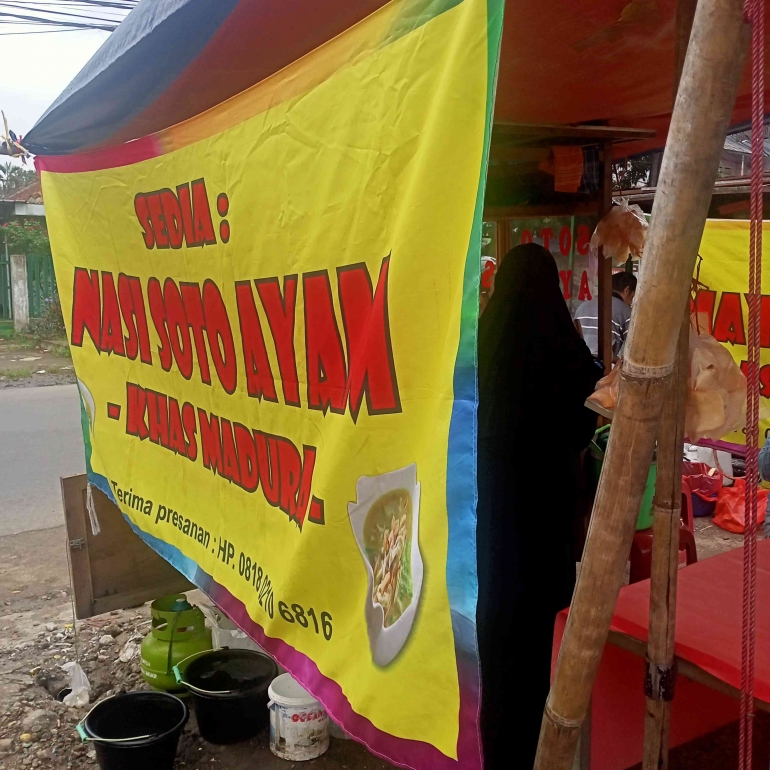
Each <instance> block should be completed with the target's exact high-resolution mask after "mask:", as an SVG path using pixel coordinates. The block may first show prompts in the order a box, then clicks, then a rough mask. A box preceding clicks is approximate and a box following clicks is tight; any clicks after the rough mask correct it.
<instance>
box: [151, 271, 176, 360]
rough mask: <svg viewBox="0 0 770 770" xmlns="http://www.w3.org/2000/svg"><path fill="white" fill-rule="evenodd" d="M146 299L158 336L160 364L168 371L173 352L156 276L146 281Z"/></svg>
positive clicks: (161, 294)
mask: <svg viewBox="0 0 770 770" xmlns="http://www.w3.org/2000/svg"><path fill="white" fill-rule="evenodd" d="M147 301H148V302H149V303H150V315H151V316H152V322H153V324H154V326H155V331H156V333H157V335H158V337H159V338H160V346H159V347H158V357H159V358H160V365H161V367H162V369H163V371H164V372H168V371H170V370H171V364H172V363H173V360H174V354H173V353H172V352H171V342H170V341H169V338H168V331H167V330H166V308H165V306H164V304H163V293H162V291H161V288H160V281H158V279H157V278H150V280H149V281H147Z"/></svg>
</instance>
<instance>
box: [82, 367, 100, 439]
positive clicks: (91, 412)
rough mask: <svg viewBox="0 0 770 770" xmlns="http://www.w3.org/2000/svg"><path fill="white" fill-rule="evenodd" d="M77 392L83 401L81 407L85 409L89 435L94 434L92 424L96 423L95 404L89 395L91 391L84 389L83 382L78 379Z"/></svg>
mask: <svg viewBox="0 0 770 770" xmlns="http://www.w3.org/2000/svg"><path fill="white" fill-rule="evenodd" d="M78 390H79V391H80V397H81V398H82V399H83V405H84V406H85V409H86V415H87V416H88V424H89V426H90V427H91V433H93V432H94V423H95V422H96V402H95V401H94V397H93V396H92V395H91V391H90V390H89V389H88V388H87V387H86V384H85V382H83V380H81V379H78Z"/></svg>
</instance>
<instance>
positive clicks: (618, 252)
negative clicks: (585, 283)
mask: <svg viewBox="0 0 770 770" xmlns="http://www.w3.org/2000/svg"><path fill="white" fill-rule="evenodd" d="M647 228H648V224H647V220H646V219H645V216H644V212H643V211H642V210H641V209H640V208H639V206H636V205H634V206H629V205H628V200H626V198H621V199H620V202H619V203H616V205H614V206H613V207H612V208H611V209H610V210H609V212H608V213H607V214H606V215H605V216H604V217H603V219H602V220H601V222H599V224H598V225H597V226H596V230H594V234H593V235H592V236H591V255H592V256H593V257H594V258H595V257H596V256H597V255H598V254H599V247H600V246H601V247H602V253H603V254H604V258H605V259H612V261H613V263H614V264H615V265H617V266H621V265H624V264H625V263H626V260H627V259H628V258H629V257H641V256H642V252H643V251H644V242H645V240H646V239H647Z"/></svg>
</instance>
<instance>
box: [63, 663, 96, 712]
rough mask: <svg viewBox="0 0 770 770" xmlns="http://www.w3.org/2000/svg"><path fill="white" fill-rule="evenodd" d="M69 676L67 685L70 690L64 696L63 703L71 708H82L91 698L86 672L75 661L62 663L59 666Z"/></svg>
mask: <svg viewBox="0 0 770 770" xmlns="http://www.w3.org/2000/svg"><path fill="white" fill-rule="evenodd" d="M61 668H62V669H64V671H66V672H67V675H68V676H69V687H70V690H71V691H72V692H70V693H69V694H68V695H66V696H65V697H64V705H65V706H70V707H73V708H82V707H83V706H87V705H88V701H89V700H90V698H91V683H90V682H89V681H88V677H87V676H86V672H85V671H83V669H82V668H81V667H80V664H78V663H76V662H75V661H71V662H70V663H63V664H62V666H61Z"/></svg>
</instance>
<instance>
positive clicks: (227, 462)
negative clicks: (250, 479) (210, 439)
mask: <svg viewBox="0 0 770 770" xmlns="http://www.w3.org/2000/svg"><path fill="white" fill-rule="evenodd" d="M219 424H220V426H221V428H222V460H223V462H224V469H223V471H222V476H224V477H225V478H226V479H228V480H229V481H233V482H235V483H236V484H238V485H240V483H241V474H240V471H239V470H238V453H237V452H236V451H235V436H233V426H232V424H231V423H230V420H225V419H224V417H223V418H222V419H221V420H220V421H219Z"/></svg>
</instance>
